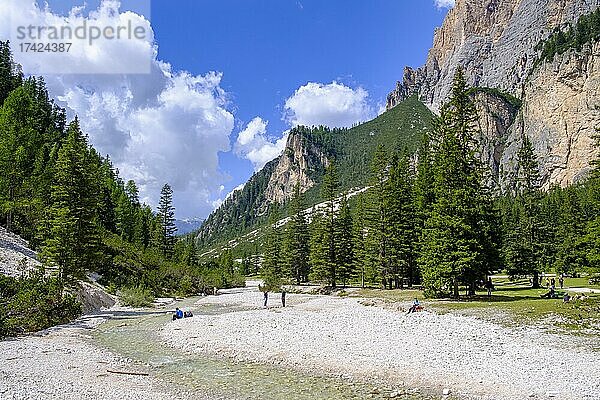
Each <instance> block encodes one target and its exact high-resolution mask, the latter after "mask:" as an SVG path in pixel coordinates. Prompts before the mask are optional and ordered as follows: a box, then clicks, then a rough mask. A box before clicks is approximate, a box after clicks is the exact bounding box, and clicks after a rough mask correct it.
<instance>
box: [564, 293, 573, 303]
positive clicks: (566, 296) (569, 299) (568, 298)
mask: <svg viewBox="0 0 600 400" xmlns="http://www.w3.org/2000/svg"><path fill="white" fill-rule="evenodd" d="M570 301H571V296H569V293H565V295H564V296H563V303H568V302H570Z"/></svg>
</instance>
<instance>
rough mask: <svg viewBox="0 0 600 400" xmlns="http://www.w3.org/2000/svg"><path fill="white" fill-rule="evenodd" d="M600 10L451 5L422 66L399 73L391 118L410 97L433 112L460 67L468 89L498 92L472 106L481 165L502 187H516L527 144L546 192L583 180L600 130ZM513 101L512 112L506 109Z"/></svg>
mask: <svg viewBox="0 0 600 400" xmlns="http://www.w3.org/2000/svg"><path fill="white" fill-rule="evenodd" d="M599 6H600V1H598V0H568V1H567V0H502V1H499V0H485V1H480V0H457V1H456V5H455V7H454V8H453V9H452V10H450V12H449V13H448V15H447V17H446V19H445V21H444V23H443V25H442V26H441V27H440V28H438V29H437V30H436V32H435V37H434V43H433V47H432V48H431V50H430V51H429V56H428V58H427V61H426V64H425V65H424V66H422V67H420V68H417V69H413V68H410V67H406V68H405V69H404V76H403V78H402V81H401V82H398V83H397V86H396V88H395V90H394V91H392V92H391V93H390V94H389V96H388V99H387V108H388V109H392V108H393V107H395V106H396V105H397V104H398V103H399V102H401V101H402V100H403V99H405V98H406V97H408V96H410V95H413V94H416V95H418V97H419V99H420V100H421V101H423V102H424V103H425V104H426V105H427V106H428V107H429V108H430V109H431V110H432V111H434V112H437V111H439V108H440V106H441V104H442V103H443V102H444V100H445V99H446V97H447V95H448V93H449V90H450V86H451V82H452V77H453V75H454V73H455V71H456V69H457V68H458V67H462V68H463V69H464V71H465V75H466V76H467V78H468V81H469V84H470V85H472V86H474V87H479V88H492V89H494V90H488V91H486V93H483V92H481V93H480V94H479V95H478V96H477V98H476V100H478V108H479V112H480V118H481V119H482V130H483V141H484V143H485V145H486V146H485V149H484V151H483V158H484V159H485V160H486V161H487V162H489V164H490V166H491V167H492V170H493V171H494V172H495V176H494V179H495V180H496V181H497V183H498V184H499V185H500V187H501V188H503V189H508V188H510V187H511V185H512V182H513V181H514V175H515V168H516V167H515V164H516V163H515V158H516V153H517V149H518V148H519V147H520V145H521V142H522V137H523V135H526V136H528V137H529V138H530V140H531V141H532V143H533V145H534V148H535V151H536V154H537V156H538V157H539V159H540V166H541V170H542V171H541V177H542V183H543V185H544V187H546V188H548V187H549V186H551V185H553V184H560V185H562V186H565V185H568V184H570V183H573V182H577V181H578V180H580V179H582V178H583V177H585V175H586V173H587V172H588V171H589V161H590V160H591V158H592V157H593V139H592V136H593V134H594V132H595V128H596V127H598V126H599V125H600V111H599V109H598V107H597V106H598V105H599V104H600V102H599V100H600V73H599V71H600V69H599V66H600V52H599V50H600V45H599V44H598V39H599V38H600V37H599V36H598V35H597V34H596V32H597V31H595V28H594V27H597V25H598V22H599V21H598V13H597V12H594V11H597V10H598V7H599ZM548 41H550V44H551V46H548V45H547V44H548ZM548 49H551V51H550V54H548ZM504 93H506V94H509V95H511V96H506V95H503V94H504ZM514 97H516V98H518V99H519V100H520V102H519V103H520V104H519V107H517V108H515V104H514V103H512V104H511V102H510V101H506V100H507V98H514Z"/></svg>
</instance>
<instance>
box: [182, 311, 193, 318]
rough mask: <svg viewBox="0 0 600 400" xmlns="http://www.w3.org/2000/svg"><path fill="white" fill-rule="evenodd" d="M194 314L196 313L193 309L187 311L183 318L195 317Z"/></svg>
mask: <svg viewBox="0 0 600 400" xmlns="http://www.w3.org/2000/svg"><path fill="white" fill-rule="evenodd" d="M193 316H194V314H192V312H191V311H185V312H184V313H183V318H191V317H193Z"/></svg>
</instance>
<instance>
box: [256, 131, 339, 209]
mask: <svg viewBox="0 0 600 400" xmlns="http://www.w3.org/2000/svg"><path fill="white" fill-rule="evenodd" d="M276 162H277V165H276V167H275V170H274V171H273V174H272V175H271V177H270V179H269V184H268V186H267V189H266V191H265V199H266V202H267V204H264V205H263V206H267V205H268V204H270V203H279V204H282V203H284V202H285V201H286V200H288V199H290V198H291V197H292V195H293V194H294V190H295V187H296V184H299V185H300V192H301V193H304V192H305V191H307V190H308V189H310V188H311V187H313V186H314V185H315V182H314V181H313V180H312V179H311V177H310V176H309V172H310V171H312V170H313V169H314V168H315V167H318V168H322V167H323V166H325V167H326V166H328V165H329V161H328V159H327V157H326V155H325V154H324V153H323V151H322V150H321V149H320V148H319V147H318V146H316V145H315V144H314V143H311V142H310V141H309V140H308V138H307V137H306V136H303V135H301V134H299V133H297V132H292V133H290V135H289V136H288V139H287V143H286V146H285V150H284V152H283V154H282V155H281V157H280V158H279V159H278V160H277V161H276Z"/></svg>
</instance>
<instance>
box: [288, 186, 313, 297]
mask: <svg viewBox="0 0 600 400" xmlns="http://www.w3.org/2000/svg"><path fill="white" fill-rule="evenodd" d="M305 208H306V206H305V204H304V199H303V196H302V194H301V193H300V185H299V184H296V187H295V189H294V196H293V198H292V200H291V202H290V222H289V223H288V224H287V227H286V240H285V248H286V251H285V262H286V269H287V271H288V276H290V277H291V278H292V279H294V280H295V281H296V283H297V284H298V285H299V284H300V283H301V282H306V281H307V280H308V274H309V260H308V257H309V243H308V242H309V237H308V236H309V235H308V224H307V222H306V216H305V215H304V210H305Z"/></svg>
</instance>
